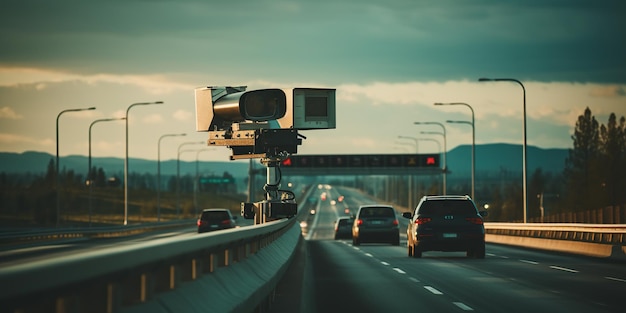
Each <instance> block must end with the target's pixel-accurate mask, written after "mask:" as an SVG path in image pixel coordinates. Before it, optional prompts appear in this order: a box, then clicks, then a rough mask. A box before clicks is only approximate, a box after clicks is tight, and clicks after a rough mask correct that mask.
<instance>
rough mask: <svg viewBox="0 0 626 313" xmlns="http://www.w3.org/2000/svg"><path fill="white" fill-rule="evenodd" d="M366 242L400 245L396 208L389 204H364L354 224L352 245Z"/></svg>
mask: <svg viewBox="0 0 626 313" xmlns="http://www.w3.org/2000/svg"><path fill="white" fill-rule="evenodd" d="M365 242H376V243H390V244H392V245H394V246H399V245H400V228H399V227H398V219H397V218H396V210H395V209H394V208H393V207H392V206H389V205H379V204H370V205H362V206H361V207H359V211H358V212H357V214H356V218H355V219H354V222H353V224H352V245H355V246H358V245H360V244H361V243H365Z"/></svg>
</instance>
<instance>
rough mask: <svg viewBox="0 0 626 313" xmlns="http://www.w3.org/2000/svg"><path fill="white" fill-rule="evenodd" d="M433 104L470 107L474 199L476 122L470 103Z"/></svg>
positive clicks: (473, 195)
mask: <svg viewBox="0 0 626 313" xmlns="http://www.w3.org/2000/svg"><path fill="white" fill-rule="evenodd" d="M435 105H464V106H466V107H468V108H469V109H470V111H471V112H472V124H471V125H472V199H474V201H475V200H476V198H474V197H475V194H474V185H475V182H476V123H475V121H474V108H472V106H471V105H469V104H467V103H464V102H450V103H440V102H437V103H435Z"/></svg>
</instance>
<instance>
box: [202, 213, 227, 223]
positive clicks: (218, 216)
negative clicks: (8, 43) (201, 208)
mask: <svg viewBox="0 0 626 313" xmlns="http://www.w3.org/2000/svg"><path fill="white" fill-rule="evenodd" d="M227 219H229V216H228V213H226V212H223V211H215V212H202V220H205V221H216V220H219V221H223V220H227Z"/></svg>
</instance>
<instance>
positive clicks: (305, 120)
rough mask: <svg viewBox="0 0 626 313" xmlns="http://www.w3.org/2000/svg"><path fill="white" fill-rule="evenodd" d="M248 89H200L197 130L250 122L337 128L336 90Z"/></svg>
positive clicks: (281, 126) (260, 125)
mask: <svg viewBox="0 0 626 313" xmlns="http://www.w3.org/2000/svg"><path fill="white" fill-rule="evenodd" d="M245 89H246V87H206V88H198V89H196V90H195V101H196V131H221V130H228V129H232V128H233V124H246V123H251V124H254V125H255V127H254V128H255V129H296V130H298V129H300V130H305V129H332V128H335V127H336V114H335V89H323V88H287V89H276V88H272V89H259V90H250V91H246V90H245ZM239 126H240V125H239ZM235 128H238V129H239V128H242V127H235Z"/></svg>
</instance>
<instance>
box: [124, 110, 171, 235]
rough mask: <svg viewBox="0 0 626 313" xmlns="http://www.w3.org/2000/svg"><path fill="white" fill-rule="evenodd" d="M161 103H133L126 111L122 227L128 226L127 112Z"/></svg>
mask: <svg viewBox="0 0 626 313" xmlns="http://www.w3.org/2000/svg"><path fill="white" fill-rule="evenodd" d="M162 103H163V101H155V102H138V103H133V104H131V105H129V106H128V108H127V109H126V116H124V118H125V119H126V157H125V158H124V225H128V111H130V109H131V108H132V107H134V106H137V105H151V104H162Z"/></svg>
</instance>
